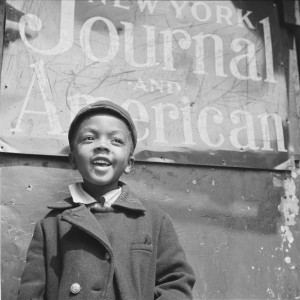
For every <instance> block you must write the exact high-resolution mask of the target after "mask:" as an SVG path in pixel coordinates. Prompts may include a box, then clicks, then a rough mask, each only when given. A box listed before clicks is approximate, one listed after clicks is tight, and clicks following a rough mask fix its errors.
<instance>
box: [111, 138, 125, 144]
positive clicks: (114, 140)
mask: <svg viewBox="0 0 300 300" xmlns="http://www.w3.org/2000/svg"><path fill="white" fill-rule="evenodd" d="M112 142H113V143H115V144H121V145H123V144H124V141H123V140H122V139H120V138H116V137H115V138H113V139H112Z"/></svg>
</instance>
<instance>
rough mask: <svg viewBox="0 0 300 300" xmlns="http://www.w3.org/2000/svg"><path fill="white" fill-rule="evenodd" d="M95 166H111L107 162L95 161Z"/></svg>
mask: <svg viewBox="0 0 300 300" xmlns="http://www.w3.org/2000/svg"><path fill="white" fill-rule="evenodd" d="M94 164H96V165H101V166H110V162H108V161H106V160H95V161H94Z"/></svg>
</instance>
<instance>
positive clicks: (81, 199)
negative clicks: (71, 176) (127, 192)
mask: <svg viewBox="0 0 300 300" xmlns="http://www.w3.org/2000/svg"><path fill="white" fill-rule="evenodd" d="M69 190H70V193H71V196H72V199H73V202H74V203H81V204H85V205H87V204H92V203H95V202H97V201H96V199H95V198H93V197H92V196H91V195H89V194H88V193H87V192H86V191H85V190H84V189H83V188H82V182H76V183H73V184H70V185H69ZM121 192H122V189H121V187H119V188H117V189H115V190H112V191H110V192H108V193H106V194H104V195H103V196H102V197H103V198H104V199H105V202H104V206H105V207H111V205H112V204H113V203H114V202H115V201H116V200H117V199H118V197H119V196H120V194H121Z"/></svg>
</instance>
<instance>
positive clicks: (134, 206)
mask: <svg viewBox="0 0 300 300" xmlns="http://www.w3.org/2000/svg"><path fill="white" fill-rule="evenodd" d="M119 186H120V187H121V188H122V192H121V195H120V196H119V197H118V199H117V200H116V201H115V202H114V203H113V204H112V207H114V208H118V207H119V208H124V209H127V210H132V211H136V212H145V211H146V208H145V206H144V205H143V204H142V203H141V201H140V200H139V199H138V198H137V196H135V195H134V194H133V193H132V192H131V191H130V190H129V188H128V185H126V184H125V183H123V182H121V181H119ZM75 207H78V203H74V202H73V201H72V198H71V197H69V198H66V199H64V200H63V201H60V202H57V203H54V204H50V205H48V208H50V209H56V210H66V209H72V208H75Z"/></svg>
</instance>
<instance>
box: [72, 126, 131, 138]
mask: <svg viewBox="0 0 300 300" xmlns="http://www.w3.org/2000/svg"><path fill="white" fill-rule="evenodd" d="M85 132H92V133H97V132H98V130H97V129H96V128H93V127H84V128H82V129H81V130H80V131H79V132H78V134H82V133H85ZM108 134H109V135H114V134H124V135H125V136H127V134H128V133H127V132H126V131H125V130H110V131H109V132H108Z"/></svg>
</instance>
